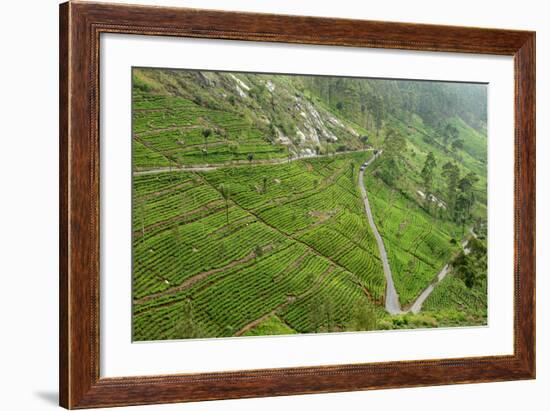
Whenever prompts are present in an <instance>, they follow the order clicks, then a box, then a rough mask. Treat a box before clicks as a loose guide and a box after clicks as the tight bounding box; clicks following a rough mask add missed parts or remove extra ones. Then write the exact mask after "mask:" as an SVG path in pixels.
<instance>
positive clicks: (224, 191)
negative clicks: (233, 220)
mask: <svg viewBox="0 0 550 411" xmlns="http://www.w3.org/2000/svg"><path fill="white" fill-rule="evenodd" d="M219 191H220V193H221V195H222V197H223V199H224V200H225V219H226V221H227V224H229V199H230V198H231V190H230V188H229V186H228V185H225V184H220V187H219Z"/></svg>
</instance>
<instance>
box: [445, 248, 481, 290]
mask: <svg viewBox="0 0 550 411" xmlns="http://www.w3.org/2000/svg"><path fill="white" fill-rule="evenodd" d="M467 250H468V251H467V252H466V251H462V252H461V253H460V254H459V255H458V256H457V257H456V258H455V259H454V260H453V262H452V267H453V272H454V273H455V275H456V276H458V277H459V278H460V279H462V281H464V284H465V285H466V287H468V288H474V287H476V286H480V285H483V284H484V282H486V281H487V247H486V245H485V244H484V243H483V242H482V241H480V240H478V239H477V238H473V239H471V240H470V241H469V243H468V245H467Z"/></svg>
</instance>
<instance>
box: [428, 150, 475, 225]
mask: <svg viewBox="0 0 550 411" xmlns="http://www.w3.org/2000/svg"><path fill="white" fill-rule="evenodd" d="M436 168H437V161H436V159H435V156H434V155H433V153H432V152H429V153H428V156H427V157H426V160H425V162H424V166H423V168H422V171H421V172H420V175H421V177H422V183H423V188H424V191H425V201H426V208H427V210H428V211H430V208H431V203H432V202H433V201H432V198H433V192H434V191H435V190H434V181H433V180H434V172H435V171H436ZM441 172H442V176H443V177H444V179H445V186H446V187H445V189H446V193H445V194H446V200H447V212H448V215H449V217H450V218H451V219H452V220H453V221H455V222H457V223H460V224H462V235H464V226H465V224H466V222H467V221H469V220H470V219H471V218H472V207H473V205H474V203H475V201H476V198H475V191H476V190H475V185H476V183H477V182H478V181H479V177H478V176H477V175H476V174H475V173H474V172H469V173H467V174H465V175H463V176H461V174H460V168H459V166H458V165H457V164H456V163H455V162H451V161H448V162H446V163H445V164H444V165H443V166H442V168H441Z"/></svg>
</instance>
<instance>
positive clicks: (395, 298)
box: [359, 150, 476, 315]
mask: <svg viewBox="0 0 550 411" xmlns="http://www.w3.org/2000/svg"><path fill="white" fill-rule="evenodd" d="M380 154H382V150H380V151H375V154H374V155H373V156H372V157H371V159H370V160H368V161H366V162H364V163H363V165H361V169H360V171H359V189H360V191H361V197H362V198H363V203H364V204H365V213H366V214H367V220H368V221H369V225H370V227H371V229H372V232H373V233H374V238H375V239H376V243H377V245H378V251H379V253H380V259H381V260H382V267H383V268H384V275H385V277H386V298H385V308H386V311H387V312H388V313H390V314H392V315H394V314H404V313H408V312H411V313H413V314H418V313H419V312H420V310H422V304H423V303H424V301H426V299H427V298H428V297H429V296H430V294H431V293H432V292H433V290H434V289H435V286H436V285H437V284H438V283H440V282H441V281H442V280H443V279H444V278H445V277H446V276H447V274H448V273H449V270H450V268H449V264H445V266H444V267H443V268H442V269H441V271H440V272H439V273H438V274H437V278H436V280H435V281H433V282H432V283H431V284H430V285H428V286H427V287H426V288H425V289H424V291H422V293H420V295H419V296H418V297H417V298H416V300H415V301H414V302H413V303H412V305H411V306H410V307H409V309H408V310H405V311H403V309H402V308H401V304H400V303H399V294H397V291H396V289H395V285H394V283H393V276H392V273H391V268H390V263H389V261H388V255H387V253H386V247H385V246H384V241H383V240H382V236H381V235H380V233H379V232H378V227H376V223H375V222H374V218H373V216H372V210H371V208H370V204H369V198H368V195H367V190H366V188H365V183H364V175H365V169H366V168H367V167H368V166H369V165H370V164H371V163H372V162H373V161H374V160H376V159H377V158H378V157H379V156H380ZM470 234H471V235H472V236H473V237H475V236H476V235H475V233H474V231H473V230H472V229H470ZM467 245H468V239H466V240H463V242H462V248H463V249H464V252H465V253H466V254H467V253H468V252H469V250H468V249H467V248H466V246H467Z"/></svg>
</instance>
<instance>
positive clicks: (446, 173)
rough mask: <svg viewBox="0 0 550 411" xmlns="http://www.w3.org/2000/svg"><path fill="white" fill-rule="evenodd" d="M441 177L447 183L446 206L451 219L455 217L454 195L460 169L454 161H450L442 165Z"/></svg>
mask: <svg viewBox="0 0 550 411" xmlns="http://www.w3.org/2000/svg"><path fill="white" fill-rule="evenodd" d="M443 177H445V180H446V183H447V207H448V211H449V213H450V214H451V217H452V218H453V219H456V215H455V207H456V195H457V189H458V181H459V179H460V170H459V169H458V166H457V165H456V164H455V163H451V162H450V161H449V162H447V163H445V165H444V166H443Z"/></svg>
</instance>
